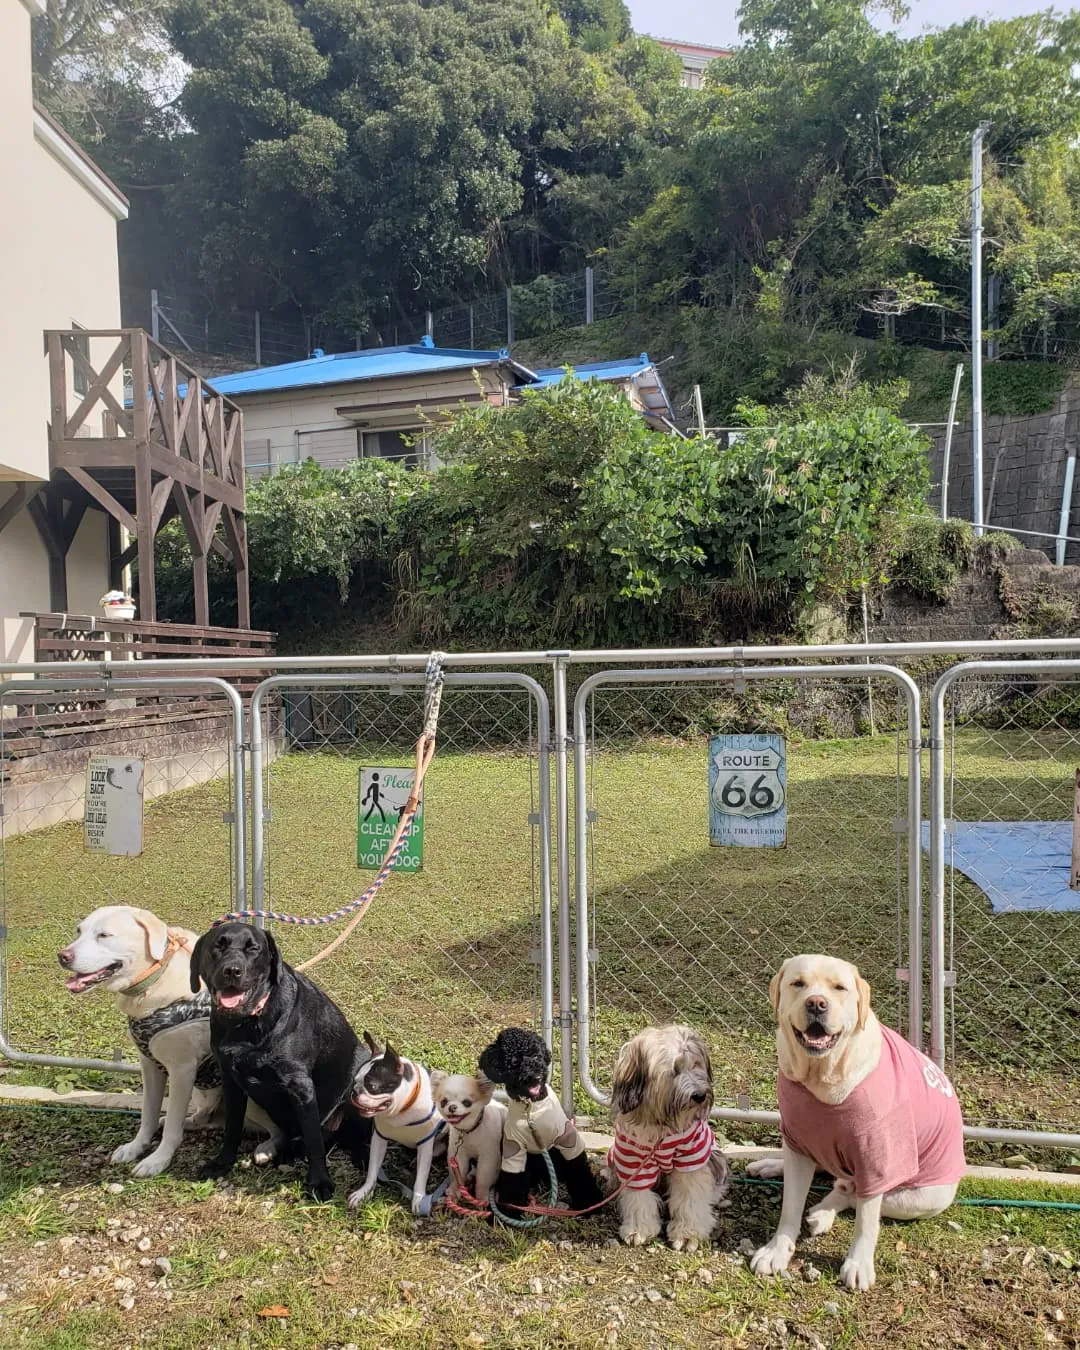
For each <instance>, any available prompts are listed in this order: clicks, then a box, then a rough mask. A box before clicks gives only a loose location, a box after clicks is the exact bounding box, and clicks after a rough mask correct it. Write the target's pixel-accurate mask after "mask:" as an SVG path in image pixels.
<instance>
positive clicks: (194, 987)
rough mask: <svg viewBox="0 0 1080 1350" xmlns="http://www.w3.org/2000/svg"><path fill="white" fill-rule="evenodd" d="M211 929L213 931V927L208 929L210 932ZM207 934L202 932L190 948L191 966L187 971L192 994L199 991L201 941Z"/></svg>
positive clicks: (200, 980)
mask: <svg viewBox="0 0 1080 1350" xmlns="http://www.w3.org/2000/svg"><path fill="white" fill-rule="evenodd" d="M213 931H214V930H213V929H211V930H210V932H211V933H212V932H213ZM209 936H210V933H204V934H203V935H202V937H201V938H199V940H198V942H196V944H195V946H194V947H192V949H191V967H190V971H189V979H190V981H191V992H192V993H193V994H197V993H198V992H199V985H200V984H201V983H202V955H203V943H204V942H205V941H206V939H207V938H208V937H209Z"/></svg>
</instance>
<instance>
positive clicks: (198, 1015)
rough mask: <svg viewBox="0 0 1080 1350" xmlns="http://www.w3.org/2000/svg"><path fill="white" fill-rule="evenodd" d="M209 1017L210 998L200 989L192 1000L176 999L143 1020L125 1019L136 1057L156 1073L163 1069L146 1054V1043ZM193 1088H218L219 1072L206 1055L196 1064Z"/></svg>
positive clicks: (217, 1066)
mask: <svg viewBox="0 0 1080 1350" xmlns="http://www.w3.org/2000/svg"><path fill="white" fill-rule="evenodd" d="M209 1016H210V994H209V993H208V991H207V990H205V989H200V990H199V992H198V993H197V994H196V995H195V997H194V998H184V999H180V1000H179V1001H178V1002H176V1003H170V1004H169V1005H168V1006H167V1007H164V1008H158V1010H157V1011H156V1012H152V1013H149V1014H148V1015H147V1016H146V1017H129V1018H128V1030H129V1031H130V1032H131V1039H132V1040H133V1041H134V1042H135V1044H136V1045H137V1046H138V1047H139V1051H140V1053H142V1054H143V1055H145V1056H146V1058H147V1059H152V1060H154V1063H155V1064H156V1065H157V1066H158V1068H159V1069H164V1068H165V1065H164V1064H162V1063H161V1062H160V1060H157V1059H154V1056H153V1055H152V1054H151V1053H150V1042H151V1041H152V1040H153V1039H154V1037H155V1036H156V1035H157V1034H158V1032H159V1031H170V1030H171V1029H172V1028H173V1027H179V1026H182V1025H183V1024H184V1023H185V1022H197V1021H201V1020H202V1019H203V1018H204V1017H205V1018H208V1017H209ZM195 1086H196V1087H197V1088H214V1087H220V1086H221V1069H220V1067H219V1065H218V1062H217V1060H216V1059H215V1058H214V1056H213V1055H208V1056H207V1057H206V1059H204V1060H202V1061H201V1062H200V1064H199V1067H198V1070H197V1071H196V1074H195Z"/></svg>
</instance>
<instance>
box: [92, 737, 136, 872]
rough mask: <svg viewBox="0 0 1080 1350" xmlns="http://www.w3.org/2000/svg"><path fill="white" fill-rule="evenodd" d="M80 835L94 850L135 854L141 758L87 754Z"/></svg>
mask: <svg viewBox="0 0 1080 1350" xmlns="http://www.w3.org/2000/svg"><path fill="white" fill-rule="evenodd" d="M83 837H84V839H85V841H86V847H87V848H88V849H90V850H91V851H92V852H94V853H111V854H113V855H114V856H119V857H128V858H136V857H138V855H139V854H140V853H141V852H142V846H143V762H142V760H141V759H114V758H110V757H109V756H107V755H91V757H90V759H89V760H87V763H86V799H85V806H84V808H83Z"/></svg>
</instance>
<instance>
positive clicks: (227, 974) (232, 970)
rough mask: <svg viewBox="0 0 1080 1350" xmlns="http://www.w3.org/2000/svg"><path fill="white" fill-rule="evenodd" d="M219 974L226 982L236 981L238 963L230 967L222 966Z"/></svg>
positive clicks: (237, 977) (238, 975)
mask: <svg viewBox="0 0 1080 1350" xmlns="http://www.w3.org/2000/svg"><path fill="white" fill-rule="evenodd" d="M221 973H222V975H223V976H224V978H225V979H227V980H238V979H239V978H240V965H239V962H236V963H234V964H232V965H227V966H222V967H221Z"/></svg>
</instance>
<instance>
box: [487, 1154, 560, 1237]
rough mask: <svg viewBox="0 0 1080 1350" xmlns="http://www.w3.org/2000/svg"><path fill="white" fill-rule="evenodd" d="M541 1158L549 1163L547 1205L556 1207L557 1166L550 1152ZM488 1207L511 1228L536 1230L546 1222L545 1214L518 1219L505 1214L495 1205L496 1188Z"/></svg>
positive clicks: (557, 1193)
mask: <svg viewBox="0 0 1080 1350" xmlns="http://www.w3.org/2000/svg"><path fill="white" fill-rule="evenodd" d="M540 1156H541V1157H542V1158H543V1159H544V1162H546V1163H547V1170H548V1182H549V1187H550V1189H549V1192H548V1198H547V1203H548V1204H549V1205H554V1204H555V1202H556V1200H558V1198H559V1178H558V1177H557V1176H556V1175H555V1164H554V1163H553V1162H552V1161H551V1154H550V1153H549V1152H548V1150H547V1149H544V1150H543V1152H542V1153H541V1155H540ZM488 1206H489V1207H490V1209H491V1212H492V1214H494V1215H495V1217H496V1218H497V1219H498V1220H499V1222H500V1223H505V1224H508V1225H509V1226H510V1227H511V1228H536V1227H538V1226H539V1225H540V1224H542V1223H543V1222H544V1215H543V1214H530V1215H525V1214H522V1215H519V1216H518V1217H516V1218H514V1217H512V1216H511V1215H509V1214H504V1213H503V1212H502V1210H501V1209H500V1208H499V1206H498V1205H497V1204H496V1203H495V1190H494V1187H493V1188H492V1190H491V1194H490V1195H489V1196H488Z"/></svg>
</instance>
